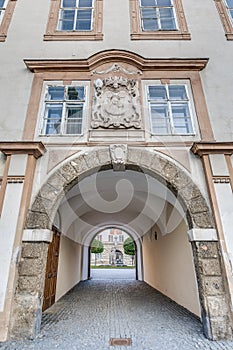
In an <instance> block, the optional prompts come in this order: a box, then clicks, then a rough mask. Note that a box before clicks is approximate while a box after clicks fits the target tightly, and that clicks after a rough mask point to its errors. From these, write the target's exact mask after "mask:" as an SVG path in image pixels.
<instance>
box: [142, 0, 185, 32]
mask: <svg viewBox="0 0 233 350" xmlns="http://www.w3.org/2000/svg"><path fill="white" fill-rule="evenodd" d="M138 1H139V17H140V23H141V24H140V25H141V30H142V31H143V32H159V31H162V32H163V31H164V32H167V31H177V30H179V26H178V21H177V15H176V9H175V6H174V2H173V0H171V3H172V6H151V7H150V8H155V11H156V14H157V17H158V29H152V30H146V29H144V27H143V17H142V9H143V8H146V6H142V4H141V0H138ZM171 7H172V11H173V15H174V20H175V26H176V28H172V29H162V28H161V21H160V15H159V9H160V8H171Z"/></svg>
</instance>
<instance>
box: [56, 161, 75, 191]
mask: <svg viewBox="0 0 233 350" xmlns="http://www.w3.org/2000/svg"><path fill="white" fill-rule="evenodd" d="M59 173H60V174H61V175H62V176H63V177H64V178H65V179H66V183H69V182H71V181H73V180H74V179H75V178H77V176H78V173H77V171H76V169H75V168H74V167H73V166H72V165H71V164H70V163H68V164H64V165H63V166H62V167H61V168H60V169H59ZM66 183H65V182H64V186H65V185H66Z"/></svg>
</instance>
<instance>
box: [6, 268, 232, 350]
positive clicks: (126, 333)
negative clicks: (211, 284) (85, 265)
mask: <svg viewBox="0 0 233 350" xmlns="http://www.w3.org/2000/svg"><path fill="white" fill-rule="evenodd" d="M132 273H133V271H132V270H131V271H123V270H121V271H120V272H119V271H118V270H110V271H109V270H107V271H105V272H104V274H105V275H104V276H103V275H102V276H101V271H97V270H95V271H92V275H93V279H92V280H90V281H86V282H81V283H79V284H78V285H77V286H76V287H74V288H73V289H72V290H71V291H70V292H68V293H67V294H66V295H65V296H64V297H63V298H61V299H60V300H59V301H58V302H57V303H56V304H54V305H53V306H52V307H51V308H50V309H48V310H47V311H46V312H45V313H44V314H43V322H42V330H41V333H40V334H39V335H38V336H37V337H36V339H34V340H26V341H23V342H8V343H5V344H4V343H1V344H0V348H1V350H30V349H33V350H39V349H42V350H45V349H46V350H54V349H59V350H63V349H64V350H68V349H69V350H114V349H116V350H127V349H128V350H176V349H177V350H178V349H179V350H196V349H200V350H207V349H210V350H217V349H218V350H219V349H221V350H223V349H224V350H232V349H233V341H232V342H211V341H208V340H207V339H206V338H204V336H203V334H202V327H201V323H200V321H199V319H198V318H197V317H195V316H193V315H192V314H190V313H189V312H188V311H187V310H185V309H184V308H182V307H180V306H178V305H177V304H176V303H174V302H173V301H171V300H170V299H168V298H167V297H165V296H164V295H162V294H160V293H159V292H157V291H156V290H154V289H153V288H151V287H150V286H148V285H147V284H146V283H144V282H139V281H135V280H133V279H132V278H133V275H132ZM126 276H128V279H127V278H126ZM111 337H115V338H121V337H122V338H125V337H126V338H131V339H132V345H131V346H129V347H125V346H115V347H113V346H110V345H109V340H110V338H111Z"/></svg>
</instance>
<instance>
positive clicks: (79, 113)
mask: <svg viewBox="0 0 233 350" xmlns="http://www.w3.org/2000/svg"><path fill="white" fill-rule="evenodd" d="M82 117H83V105H78V106H77V105H74V106H71V105H69V106H67V119H73V121H74V120H75V119H77V120H78V121H79V122H80V121H82Z"/></svg>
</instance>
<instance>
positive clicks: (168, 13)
mask: <svg viewBox="0 0 233 350" xmlns="http://www.w3.org/2000/svg"><path fill="white" fill-rule="evenodd" d="M159 13H160V21H161V29H164V30H172V29H176V23H175V19H174V16H173V11H172V9H169V8H163V9H160V10H159Z"/></svg>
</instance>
